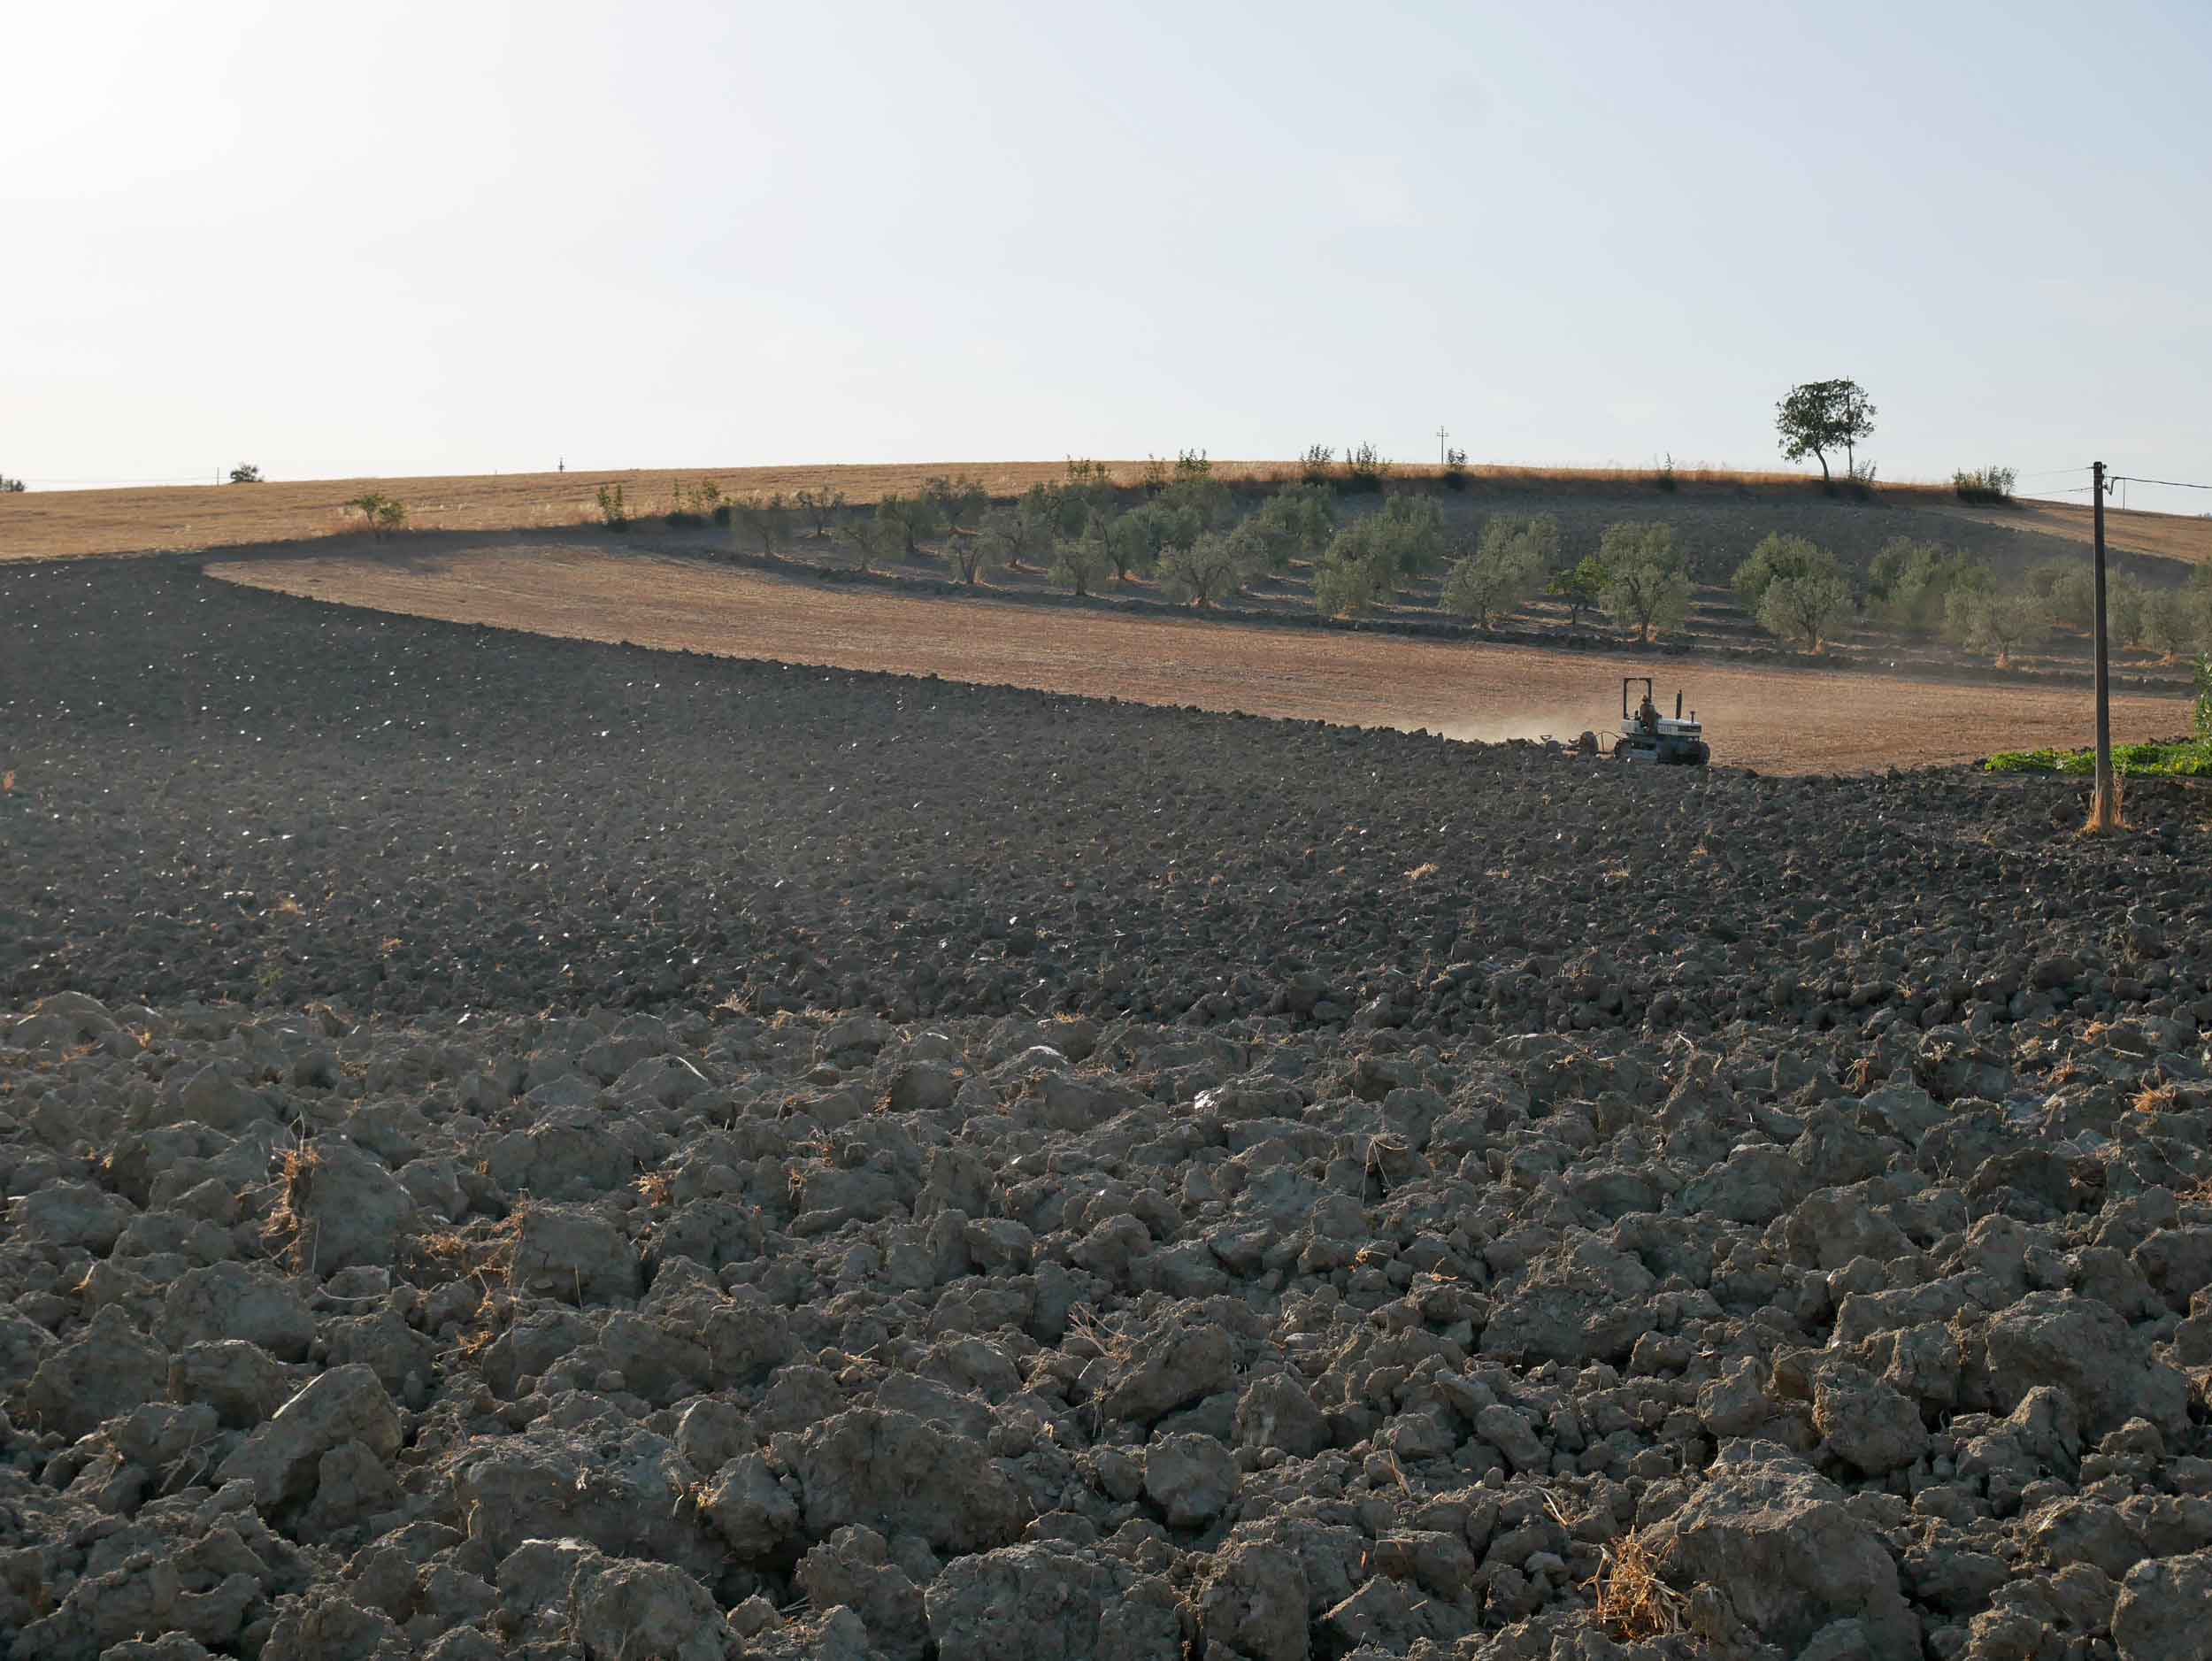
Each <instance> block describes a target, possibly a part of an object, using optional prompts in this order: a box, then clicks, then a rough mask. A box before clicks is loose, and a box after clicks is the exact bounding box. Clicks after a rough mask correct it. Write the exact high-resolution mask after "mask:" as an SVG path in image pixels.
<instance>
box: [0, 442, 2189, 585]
mask: <svg viewBox="0 0 2212 1661" xmlns="http://www.w3.org/2000/svg"><path fill="white" fill-rule="evenodd" d="M1102 465H1104V466H1105V468H1106V469H1107V471H1108V473H1109V474H1110V476H1111V477H1112V478H1114V479H1115V480H1117V481H1119V482H1122V483H1125V484H1134V483H1136V482H1137V481H1139V480H1141V478H1142V477H1143V476H1144V473H1145V469H1146V466H1147V465H1148V464H1147V463H1146V462H1143V461H1110V462H1106V463H1103V464H1102ZM1215 470H1216V472H1217V474H1218V475H1219V476H1220V477H1222V478H1224V479H1225V480H1230V481H1234V480H1239V479H1255V478H1256V479H1273V480H1281V479H1294V478H1295V477H1296V476H1297V473H1298V467H1297V464H1295V463H1294V462H1264V461H1224V462H1217V463H1216V464H1215ZM1437 472H1438V469H1436V468H1435V467H1433V466H1399V467H1397V468H1395V469H1394V472H1393V473H1392V477H1394V478H1396V479H1400V480H1419V479H1432V478H1434V477H1435V476H1436V474H1437ZM938 473H969V474H972V475H973V476H974V477H976V478H977V479H979V480H980V481H982V482H983V484H984V485H985V487H986V488H988V489H989V490H991V491H992V492H993V493H994V494H995V495H999V496H1011V495H1015V494H1018V493H1019V492H1020V491H1022V490H1025V489H1027V488H1029V487H1030V486H1031V485H1033V484H1037V483H1049V482H1052V481H1056V480H1058V479H1061V478H1064V476H1065V473H1066V465H1065V463H1064V462H1059V461H1002V462H924V463H913V464H899V465H890V464H886V465H868V464H856V465H836V466H790V467H704V468H673V469H639V470H631V471H626V472H613V473H604V472H602V473H486V474H480V475H475V476H455V477H448V478H425V479H324V480H313V481H304V482H295V481H281V480H279V481H270V482H268V483H265V484H255V485H171V486H163V487H159V488H146V489H126V490H34V491H28V492H25V493H23V494H20V495H6V496H0V559H7V558H16V559H37V558H74V557H81V556H83V555H88V554H133V553H161V552H175V551H179V550H189V551H195V552H196V551H201V550H212V549H219V548H230V547H242V546H247V545H250V544H253V543H257V542H302V541H306V540H310V539H312V538H315V537H320V536H332V535H341V534H346V533H349V532H356V531H358V530H360V529H361V528H362V527H363V520H362V518H361V514H360V512H359V511H358V510H357V509H355V508H351V507H349V506H348V505H347V504H349V502H350V501H352V500H353V499H354V498H355V497H357V496H363V495H365V494H371V493H374V494H378V495H382V496H390V497H393V498H395V499H396V500H397V501H399V502H400V503H402V504H404V505H405V506H406V508H407V511H408V517H409V522H410V524H411V526H412V527H413V528H415V529H417V530H420V531H506V530H520V531H530V530H547V529H551V528H554V527H567V526H575V525H584V524H592V523H595V522H597V520H598V518H599V512H598V506H597V498H598V492H599V487H600V486H601V485H603V484H605V485H619V486H620V487H621V488H622V491H623V496H624V498H625V500H626V504H627V505H628V508H629V511H631V512H632V513H634V514H635V515H637V516H638V517H639V518H641V519H644V518H649V517H650V516H653V515H656V514H659V513H663V512H665V511H667V510H668V509H669V508H670V507H672V506H673V505H675V492H676V489H677V487H678V486H679V485H680V486H682V487H683V488H686V489H694V488H697V487H698V486H700V485H702V484H708V483H711V484H714V485H716V486H717V487H718V488H720V489H721V490H722V491H723V493H724V494H725V495H727V496H744V495H749V494H752V493H756V492H763V493H764V492H774V491H781V492H783V493H784V494H785V495H786V496H789V495H791V494H792V493H794V492H795V491H799V490H804V489H817V490H819V489H839V490H842V491H843V492H844V493H845V495H846V498H847V500H848V501H849V502H850V503H851V504H854V505H856V506H858V505H865V504H870V503H873V502H876V501H878V500H879V499H880V498H881V497H882V496H883V495H884V494H885V492H887V491H894V490H895V491H902V492H912V491H915V490H918V489H919V488H921V484H922V481H924V480H925V479H927V478H930V477H931V476H933V475H934V474H938ZM1469 473H1470V486H1469V488H1470V490H1471V494H1472V496H1474V497H1475V498H1477V499H1487V498H1491V497H1500V498H1505V499H1507V500H1514V499H1516V498H1527V499H1529V505H1527V506H1517V511H1536V510H1538V509H1540V507H1541V506H1542V505H1543V504H1545V503H1546V502H1548V501H1550V500H1553V499H1558V498H1572V497H1575V496H1583V495H1588V496H1607V497H1617V496H1619V495H1620V493H1621V492H1622V491H1623V490H1624V489H1627V490H1630V491H1632V492H1635V491H1646V490H1647V487H1648V486H1649V483H1650V481H1651V478H1652V475H1651V473H1649V471H1648V470H1640V469H1634V468H1618V467H1601V468H1571V467H1512V466H1478V467H1473V468H1471V469H1470V470H1469ZM1675 486H1676V492H1677V494H1672V495H1668V496H1660V495H1658V494H1657V493H1655V492H1650V493H1648V503H1649V511H1655V512H1661V513H1663V511H1665V510H1666V508H1667V507H1668V506H1669V505H1671V504H1693V503H1699V502H1704V503H1712V502H1721V501H1725V502H1730V503H1736V504H1744V505H1747V506H1749V505H1755V504H1760V503H1768V504H1772V503H1786V502H1793V501H1806V500H1811V501H1820V500H1824V499H1825V498H1823V497H1821V496H1820V495H1819V490H1818V481H1816V480H1813V479H1808V478H1806V477H1804V476H1803V475H1801V474H1794V473H1740V472H1734V471H1730V470H1725V469H1702V468H1688V469H1684V470H1682V471H1681V472H1680V473H1678V474H1677V475H1676V479H1675ZM1878 498H1879V500H1880V501H1882V502H1884V503H1886V504H1892V505H1895V506H1901V507H1909V508H1914V509H1919V510H1924V511H1934V512H1939V513H1943V514H1947V515H1949V516H1953V517H1955V518H1958V519H1971V520H1978V521H1980V522H1982V523H1984V524H1990V525H1997V526H2001V527H2005V528H2007V529H2012V530H2022V531H2028V532H2040V533H2043V534H2049V535H2054V536H2059V537H2063V538H2066V539H2068V540H2070V541H2073V542H2087V541H2088V540H2089V534H2090V532H2089V510H2088V509H2087V508H2086V507H2084V506H2081V505H2079V504H2064V503H2048V502H2035V501H2026V500H2024V501H2022V502H2021V503H2019V504H2016V505H2015V506H2013V507H2008V508H1977V507H1970V506H1967V505H1966V504H1962V503H1960V502H1959V501H1958V500H1957V499H1956V497H1955V496H1954V495H1953V494H1952V492H1951V491H1950V490H1949V488H1947V487H1938V486H1931V485H1912V484H1891V485H1884V486H1883V487H1881V488H1880V490H1879V492H1878ZM1631 505H1633V504H1631ZM1624 511H1625V510H1624ZM2107 520H2108V524H2107V536H2108V540H2109V542H2111V544H2112V546H2113V547H2114V548H2116V549H2119V550H2125V551H2129V552H2133V553H2141V554H2152V555H2160V556H2163V557H2165V558H2172V559H2181V560H2186V561H2189V562H2191V563H2197V562H2201V561H2206V560H2212V519H2189V518H2185V517H2182V516H2179V515H2176V514H2167V513H2145V512H2126V513H2124V512H2117V511H2115V512H2111V513H2108V515H2107ZM1908 528H1911V527H1904V526H1901V527H1899V529H1900V530H1905V529H1908Z"/></svg>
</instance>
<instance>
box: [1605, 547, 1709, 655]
mask: <svg viewBox="0 0 2212 1661" xmlns="http://www.w3.org/2000/svg"><path fill="white" fill-rule="evenodd" d="M1598 560H1599V563H1600V564H1601V565H1604V567H1605V588H1604V589H1603V591H1602V592H1601V594H1600V595H1599V596H1598V597H1599V601H1600V603H1601V604H1602V605H1603V606H1604V607H1605V611H1606V615H1607V616H1609V617H1610V618H1612V619H1613V620H1614V621H1616V622H1617V623H1620V624H1622V625H1623V626H1624V627H1631V628H1633V629H1634V630H1635V631H1636V638H1637V639H1638V640H1649V639H1650V638H1651V635H1652V631H1653V630H1654V629H1657V628H1673V627H1676V626H1677V625H1678V624H1679V623H1680V622H1681V621H1682V620H1683V619H1685V618H1686V617H1687V616H1689V614H1690V575H1689V573H1688V572H1687V571H1686V569H1684V565H1683V558H1682V550H1681V549H1680V548H1678V546H1677V545H1676V543H1675V537H1674V527H1672V526H1670V525H1663V524H1661V523H1659V522H1658V521H1656V520H1651V519H1626V520H1623V521H1621V522H1620V523H1618V524H1615V525H1609V526H1607V527H1605V531H1604V534H1602V535H1601V536H1600V537H1599V538H1598Z"/></svg>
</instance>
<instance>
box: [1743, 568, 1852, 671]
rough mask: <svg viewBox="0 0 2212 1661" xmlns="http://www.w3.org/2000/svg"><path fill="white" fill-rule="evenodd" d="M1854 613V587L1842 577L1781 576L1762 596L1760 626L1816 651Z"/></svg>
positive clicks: (1812, 575)
mask: <svg viewBox="0 0 2212 1661" xmlns="http://www.w3.org/2000/svg"><path fill="white" fill-rule="evenodd" d="M1850 614H1851V590H1850V588H1848V587H1847V585H1846V584H1845V582H1844V581H1843V579H1842V578H1840V577H1834V576H1825V575H1821V574H1818V573H1808V574H1806V575H1804V576H1801V577H1777V578H1776V579H1775V580H1774V581H1771V582H1770V583H1768V584H1767V587H1766V592H1765V593H1764V594H1763V595H1761V596H1759V627H1762V628H1763V629H1765V630H1766V632H1767V633H1768V634H1771V635H1773V636H1774V637H1775V638H1776V639H1777V640H1800V641H1802V642H1805V650H1807V651H1809V652H1816V651H1818V650H1820V648H1821V643H1822V642H1824V641H1825V640H1826V639H1827V638H1828V635H1829V633H1830V631H1831V630H1832V629H1833V628H1834V627H1835V626H1836V625H1837V624H1838V623H1839V622H1841V621H1842V620H1843V619H1845V618H1847V617H1848V616H1850Z"/></svg>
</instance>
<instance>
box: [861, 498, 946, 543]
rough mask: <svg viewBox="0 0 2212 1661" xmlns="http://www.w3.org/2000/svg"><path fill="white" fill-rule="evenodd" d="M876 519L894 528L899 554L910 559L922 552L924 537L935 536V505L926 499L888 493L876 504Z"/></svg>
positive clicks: (936, 524)
mask: <svg viewBox="0 0 2212 1661" xmlns="http://www.w3.org/2000/svg"><path fill="white" fill-rule="evenodd" d="M876 518H877V519H879V520H880V521H881V522H883V523H884V524H886V525H889V526H892V527H895V528H896V530H897V531H898V534H899V551H900V552H901V553H902V554H903V555H904V556H905V557H906V558H909V559H912V558H915V556H917V555H918V554H919V553H920V552H921V543H922V539H923V538H924V537H926V536H934V535H935V534H937V527H938V519H937V504H935V503H933V502H932V501H931V500H930V499H929V498H928V497H927V496H902V495H900V494H899V493H898V492H897V491H895V490H894V491H891V492H889V493H888V494H887V495H886V496H884V497H883V499H882V500H881V501H879V502H878V503H877V504H876Z"/></svg>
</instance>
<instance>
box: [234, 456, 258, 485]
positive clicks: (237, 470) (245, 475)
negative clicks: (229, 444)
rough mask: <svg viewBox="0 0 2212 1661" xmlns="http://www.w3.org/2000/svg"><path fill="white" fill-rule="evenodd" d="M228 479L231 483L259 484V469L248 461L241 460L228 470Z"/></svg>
mask: <svg viewBox="0 0 2212 1661" xmlns="http://www.w3.org/2000/svg"><path fill="white" fill-rule="evenodd" d="M230 481H231V483H233V484H259V483H260V482H261V469H260V468H258V467H257V466H255V465H254V464H253V463H251V462H250V461H242V462H240V463H239V464H238V465H236V466H235V467H233V468H232V469H231V470H230Z"/></svg>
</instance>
